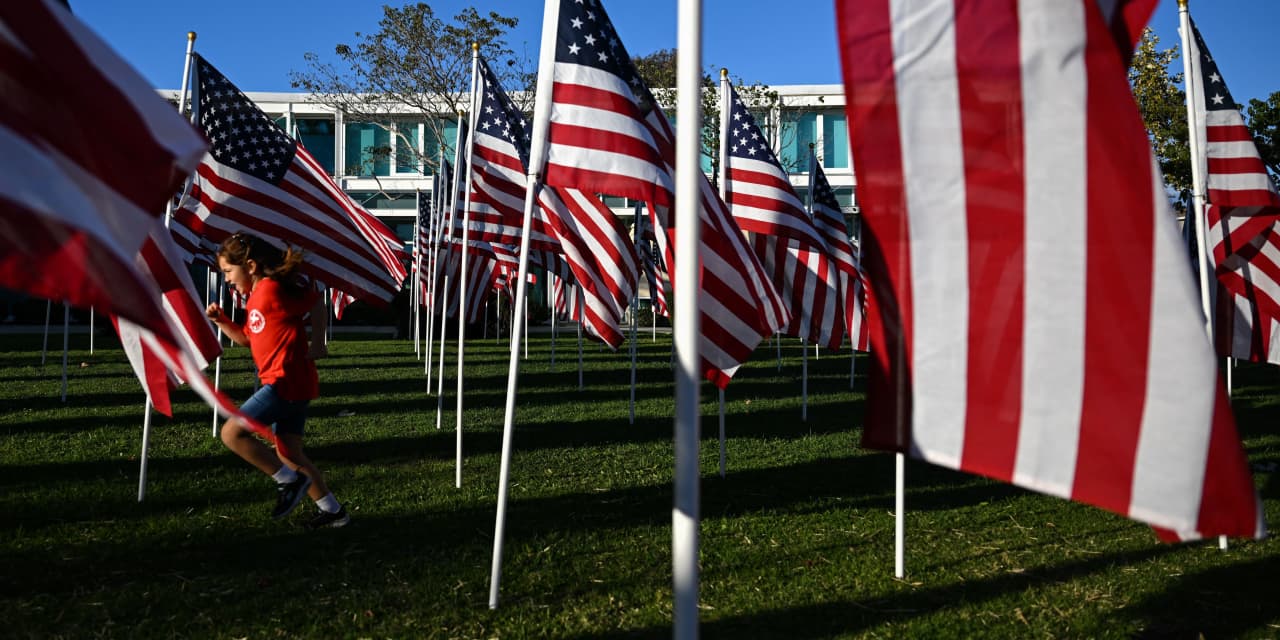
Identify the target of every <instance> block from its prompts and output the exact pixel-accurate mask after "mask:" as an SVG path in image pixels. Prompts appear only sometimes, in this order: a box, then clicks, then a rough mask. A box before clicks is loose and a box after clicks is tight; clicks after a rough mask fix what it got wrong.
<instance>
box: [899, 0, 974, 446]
mask: <svg viewBox="0 0 1280 640" xmlns="http://www.w3.org/2000/svg"><path fill="white" fill-rule="evenodd" d="M890 16H892V18H891V19H892V22H893V26H892V29H893V51H894V60H893V66H894V75H895V78H896V83H897V85H896V88H897V97H898V126H899V130H900V132H901V136H902V140H901V142H900V144H901V148H902V173H903V179H904V184H905V189H906V201H907V208H908V212H909V214H908V216H907V224H908V234H909V236H908V237H909V238H910V260H911V264H910V268H911V289H912V305H913V310H912V327H913V334H914V335H913V338H912V344H911V345H910V346H909V353H910V356H911V360H912V362H911V364H910V367H911V372H912V386H913V388H915V389H917V390H919V391H920V393H917V394H916V395H915V398H916V401H915V404H914V407H913V418H912V427H911V432H912V438H913V447H915V448H917V449H918V453H919V455H920V456H921V457H923V458H924V459H925V460H928V461H930V462H934V463H937V464H941V465H944V466H949V467H956V466H959V461H960V454H961V452H962V451H963V446H964V442H963V440H964V419H965V406H966V400H967V392H968V391H967V383H966V379H965V376H966V370H967V366H966V365H967V363H968V359H969V354H968V328H969V283H968V273H969V251H968V237H967V231H966V223H965V218H966V216H965V215H964V211H965V202H966V198H965V176H964V157H963V143H962V141H961V139H960V125H961V118H960V98H959V95H958V89H957V86H956V58H955V54H956V34H955V16H954V15H953V4H952V0H891V1H890Z"/></svg>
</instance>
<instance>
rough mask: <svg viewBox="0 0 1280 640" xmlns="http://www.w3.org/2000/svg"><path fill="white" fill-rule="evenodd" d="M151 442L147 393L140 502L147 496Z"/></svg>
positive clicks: (149, 402)
mask: <svg viewBox="0 0 1280 640" xmlns="http://www.w3.org/2000/svg"><path fill="white" fill-rule="evenodd" d="M150 444H151V394H147V402H146V405H145V406H144V407H143V409H142V455H141V456H140V457H141V458H142V462H141V466H140V467H139V469H138V502H142V500H143V498H146V497H147V449H148V447H150Z"/></svg>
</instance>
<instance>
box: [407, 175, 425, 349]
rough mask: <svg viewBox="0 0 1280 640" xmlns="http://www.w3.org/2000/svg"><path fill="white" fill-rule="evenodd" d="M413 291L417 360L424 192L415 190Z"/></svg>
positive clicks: (411, 299) (414, 346)
mask: <svg viewBox="0 0 1280 640" xmlns="http://www.w3.org/2000/svg"><path fill="white" fill-rule="evenodd" d="M413 204H414V207H413V208H414V211H415V213H414V214H413V284H412V285H411V286H412V287H413V291H410V292H409V305H410V306H412V307H413V311H412V312H410V317H411V318H412V319H413V356H414V357H415V358H420V357H422V350H421V347H420V346H419V344H418V337H419V336H420V334H421V333H422V331H421V327H419V326H418V324H419V323H420V322H421V321H422V318H421V317H420V314H419V308H420V307H421V304H420V303H421V290H420V287H419V286H418V285H419V284H420V283H421V282H422V247H421V246H420V245H421V244H422V243H421V242H419V241H418V239H419V238H421V237H422V231H421V228H422V190H421V189H414V190H413Z"/></svg>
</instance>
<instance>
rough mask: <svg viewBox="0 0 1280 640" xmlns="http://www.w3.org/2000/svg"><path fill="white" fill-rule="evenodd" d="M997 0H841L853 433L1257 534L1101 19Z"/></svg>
mask: <svg viewBox="0 0 1280 640" xmlns="http://www.w3.org/2000/svg"><path fill="white" fill-rule="evenodd" d="M1016 4H1017V7H1016V11H1015V10H1012V9H1011V8H1009V7H1006V6H1005V5H1003V4H998V3H989V2H985V1H984V0H931V1H929V2H925V3H919V2H910V1H908V0H889V1H887V2H884V3H859V2H856V1H854V0H842V1H841V2H839V3H838V4H837V8H838V24H839V30H840V39H841V51H842V58H843V62H844V76H845V89H846V92H847V100H846V105H847V111H848V114H849V119H850V129H851V130H853V131H854V132H856V135H855V137H854V140H853V149H854V156H855V166H857V167H858V168H859V175H860V177H862V181H861V182H860V184H859V189H860V195H861V198H860V199H861V201H862V203H863V205H864V207H863V210H864V220H865V227H864V229H865V232H866V238H865V239H864V242H865V247H866V260H865V262H864V266H865V267H866V268H867V269H868V274H869V276H870V280H871V282H872V285H873V286H874V287H875V291H874V299H875V301H876V310H877V313H878V315H879V322H877V323H875V326H874V327H873V330H872V336H871V338H872V343H873V348H872V350H871V353H872V357H873V358H875V359H876V361H877V365H876V366H874V367H873V376H872V385H871V389H870V390H869V392H868V398H869V405H868V415H867V425H868V426H867V430H866V433H865V437H864V440H865V442H866V443H867V444H868V445H871V446H877V447H884V448H890V449H896V450H900V451H909V452H911V453H912V454H913V455H915V456H918V457H921V458H923V459H925V460H929V461H932V462H935V463H937V464H941V465H944V466H949V467H955V468H959V469H962V470H966V471H971V472H975V473H980V474H984V475H988V476H991V477H994V478H998V479H1002V480H1007V481H1013V482H1016V483H1018V484H1020V485H1023V486H1027V487H1030V488H1033V489H1037V490H1040V491H1044V492H1046V493H1050V494H1053V495H1059V496H1063V497H1068V498H1071V499H1073V500H1078V501H1082V502H1087V503H1090V504H1094V505H1098V506H1101V507H1103V508H1107V509H1110V510H1112V511H1115V512H1117V513H1120V514H1123V515H1126V516H1129V517H1132V518H1135V519H1138V520H1143V521H1146V522H1148V523H1151V524H1153V525H1156V526H1159V527H1163V528H1166V529H1170V530H1173V531H1175V532H1177V534H1178V535H1180V536H1182V537H1184V538H1186V537H1195V536H1200V535H1216V534H1231V535H1241V536H1251V537H1252V536H1255V535H1258V534H1260V533H1261V532H1262V531H1263V528H1262V525H1261V520H1260V518H1259V514H1258V512H1257V510H1256V508H1255V507H1256V505H1255V496H1254V492H1253V487H1252V482H1251V481H1250V479H1249V477H1248V469H1247V466H1246V465H1245V463H1244V458H1243V454H1242V452H1241V451H1240V448H1239V444H1238V437H1237V436H1236V433H1235V425H1234V421H1233V419H1232V418H1231V415H1230V412H1229V408H1228V406H1227V405H1226V404H1225V394H1223V393H1222V389H1221V386H1220V384H1219V382H1218V380H1217V378H1216V369H1215V368H1214V366H1213V361H1212V352H1211V351H1210V349H1209V345H1208V343H1207V342H1206V341H1205V339H1204V331H1203V327H1202V325H1201V324H1200V323H1199V322H1198V321H1197V316H1198V315H1199V314H1198V313H1197V311H1196V309H1197V307H1198V305H1197V304H1196V298H1195V296H1194V292H1193V289H1192V287H1191V282H1190V280H1189V273H1188V272H1187V270H1186V268H1185V263H1184V262H1183V258H1182V257H1181V254H1180V251H1181V250H1180V248H1179V243H1178V239H1177V237H1176V232H1175V231H1174V230H1173V229H1172V228H1171V227H1170V226H1169V220H1170V216H1169V214H1168V211H1167V207H1168V202H1167V200H1166V198H1165V195H1164V193H1163V188H1162V181H1161V179H1160V177H1159V174H1158V172H1157V171H1155V169H1154V165H1153V162H1152V158H1151V154H1150V150H1149V147H1148V144H1147V139H1146V134H1145V129H1144V128H1143V126H1142V122H1141V119H1140V118H1139V116H1138V113H1137V109H1136V105H1135V104H1134V103H1133V98H1132V96H1131V93H1130V91H1129V87H1128V83H1127V81H1126V76H1125V70H1124V68H1123V67H1122V66H1121V56H1117V55H1116V43H1115V40H1114V38H1113V36H1112V32H1111V30H1110V28H1109V27H1108V25H1107V24H1106V23H1104V22H1103V17H1102V14H1101V13H1099V11H1098V7H1097V5H1096V4H1095V3H1094V0H1074V1H1070V2H1043V1H1040V0H1020V1H1019V2H1017V3H1016ZM1138 4H1143V3H1138ZM1133 6H1135V7H1136V6H1138V5H1137V4H1134V5H1133ZM1150 8H1151V3H1149V2H1147V3H1145V9H1146V13H1145V14H1144V15H1149V13H1150V11H1149V10H1150ZM1126 14H1128V10H1125V11H1122V12H1121V13H1120V14H1117V15H1126ZM1131 44H1132V43H1130V45H1131ZM1122 53H1127V52H1122ZM908 60H909V61H910V64H906V63H905V61H908ZM975 87H982V89H983V93H982V95H978V94H976V93H973V91H974V89H973V88H975ZM872 96H874V99H872ZM1121 212H1123V213H1121ZM1118 264H1127V265H1145V266H1143V268H1137V269H1127V270H1126V272H1125V277H1124V278H1117V277H1116V275H1115V273H1116V272H1115V269H1116V265H1118ZM1135 363H1136V364H1137V367H1136V371H1135V366H1134V364H1135ZM1117 461H1132V463H1131V464H1118V463H1117Z"/></svg>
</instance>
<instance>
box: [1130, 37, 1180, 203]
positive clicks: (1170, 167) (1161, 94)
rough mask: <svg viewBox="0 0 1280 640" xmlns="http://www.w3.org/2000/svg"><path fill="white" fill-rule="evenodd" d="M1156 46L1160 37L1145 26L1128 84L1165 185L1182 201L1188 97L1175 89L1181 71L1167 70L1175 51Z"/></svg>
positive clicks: (1175, 57) (1172, 60)
mask: <svg viewBox="0 0 1280 640" xmlns="http://www.w3.org/2000/svg"><path fill="white" fill-rule="evenodd" d="M1159 45H1160V38H1159V37H1158V36H1156V34H1155V31H1152V30H1151V28H1150V27H1148V28H1146V29H1144V30H1143V32H1142V39H1141V40H1140V41H1139V42H1138V47H1137V50H1135V51H1134V54H1133V62H1132V64H1131V65H1130V67H1129V85H1130V86H1131V87H1132V88H1133V96H1134V98H1136V99H1137V101H1138V110H1139V111H1140V112H1141V113H1142V121H1143V123H1144V124H1146V125H1147V133H1148V134H1149V135H1150V137H1151V146H1152V149H1153V150H1154V151H1155V154H1156V158H1157V159H1158V160H1159V162H1160V171H1161V172H1163V173H1164V181H1165V185H1167V186H1168V187H1169V188H1170V189H1171V190H1173V191H1174V192H1176V193H1177V194H1178V196H1179V198H1180V199H1182V200H1185V199H1187V198H1188V197H1190V193H1191V147H1190V146H1189V145H1188V143H1187V138H1188V136H1187V132H1188V129H1187V97H1186V92H1184V91H1183V90H1182V89H1180V88H1178V84H1179V83H1181V82H1182V74H1181V73H1173V72H1171V71H1170V70H1169V65H1171V64H1173V63H1174V62H1175V61H1177V60H1178V58H1179V56H1178V50H1177V49H1176V48H1172V47H1171V48H1168V49H1160V48H1159Z"/></svg>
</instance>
